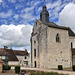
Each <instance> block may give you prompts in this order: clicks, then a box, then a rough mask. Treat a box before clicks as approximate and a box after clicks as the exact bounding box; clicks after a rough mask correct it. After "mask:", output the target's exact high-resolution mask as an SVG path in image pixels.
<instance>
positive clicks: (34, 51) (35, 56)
mask: <svg viewBox="0 0 75 75" xmlns="http://www.w3.org/2000/svg"><path fill="white" fill-rule="evenodd" d="M34 57H36V49H34Z"/></svg>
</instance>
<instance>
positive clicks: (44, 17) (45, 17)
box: [40, 4, 49, 22]
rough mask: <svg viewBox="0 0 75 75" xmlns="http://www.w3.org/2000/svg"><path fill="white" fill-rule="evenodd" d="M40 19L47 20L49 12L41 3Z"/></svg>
mask: <svg viewBox="0 0 75 75" xmlns="http://www.w3.org/2000/svg"><path fill="white" fill-rule="evenodd" d="M40 20H41V21H42V22H49V13H48V11H47V7H46V5H45V4H44V5H43V7H42V12H41V13H40Z"/></svg>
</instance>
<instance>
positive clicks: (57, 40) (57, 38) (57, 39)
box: [56, 33, 60, 42]
mask: <svg viewBox="0 0 75 75" xmlns="http://www.w3.org/2000/svg"><path fill="white" fill-rule="evenodd" d="M56 42H60V35H59V33H57V34H56Z"/></svg>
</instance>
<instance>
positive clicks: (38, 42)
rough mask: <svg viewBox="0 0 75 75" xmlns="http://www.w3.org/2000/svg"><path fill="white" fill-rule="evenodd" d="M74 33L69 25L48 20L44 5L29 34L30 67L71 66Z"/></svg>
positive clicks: (73, 53)
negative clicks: (65, 25) (61, 24)
mask: <svg viewBox="0 0 75 75" xmlns="http://www.w3.org/2000/svg"><path fill="white" fill-rule="evenodd" d="M74 41H75V34H74V32H73V31H72V30H71V29H70V28H69V27H64V26H59V25H57V24H55V23H54V22H49V13H48V11H47V8H46V5H44V6H43V8H42V12H41V13H40V20H38V19H36V21H35V24H34V27H33V32H32V34H31V67H37V68H57V67H58V65H63V67H64V68H68V67H72V65H73V64H75V63H74V60H75V58H74V57H75V56H74V55H75V49H74Z"/></svg>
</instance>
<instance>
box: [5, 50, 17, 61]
mask: <svg viewBox="0 0 75 75" xmlns="http://www.w3.org/2000/svg"><path fill="white" fill-rule="evenodd" d="M6 51H7V56H8V61H18V58H17V57H16V55H15V54H14V51H13V50H12V49H6Z"/></svg>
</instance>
